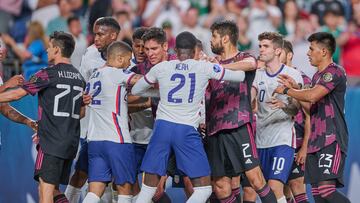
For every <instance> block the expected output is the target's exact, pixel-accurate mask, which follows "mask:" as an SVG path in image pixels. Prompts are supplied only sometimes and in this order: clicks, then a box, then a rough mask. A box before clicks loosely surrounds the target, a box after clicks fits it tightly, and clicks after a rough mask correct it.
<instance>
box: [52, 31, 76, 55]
mask: <svg viewBox="0 0 360 203" xmlns="http://www.w3.org/2000/svg"><path fill="white" fill-rule="evenodd" d="M50 42H51V43H52V44H53V46H56V47H59V48H60V50H61V56H62V57H65V58H70V57H71V55H72V53H73V52H74V49H75V41H74V38H73V36H72V35H71V34H69V33H66V32H63V31H55V32H54V33H52V34H51V35H50Z"/></svg>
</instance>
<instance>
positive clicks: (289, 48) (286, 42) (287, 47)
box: [283, 40, 294, 54]
mask: <svg viewBox="0 0 360 203" xmlns="http://www.w3.org/2000/svg"><path fill="white" fill-rule="evenodd" d="M283 49H285V52H287V53H292V54H294V51H293V46H292V44H291V42H290V41H289V40H284V46H283Z"/></svg>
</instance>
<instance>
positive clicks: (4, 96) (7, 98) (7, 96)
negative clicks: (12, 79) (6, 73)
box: [0, 88, 28, 103]
mask: <svg viewBox="0 0 360 203" xmlns="http://www.w3.org/2000/svg"><path fill="white" fill-rule="evenodd" d="M27 94H28V93H27V92H26V91H25V90H24V89H23V88H17V89H14V90H9V91H6V92H3V93H0V103H3V102H11V101H16V100H19V99H21V98H22V97H24V96H25V95H27Z"/></svg>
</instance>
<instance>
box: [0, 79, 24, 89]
mask: <svg viewBox="0 0 360 203" xmlns="http://www.w3.org/2000/svg"><path fill="white" fill-rule="evenodd" d="M24 80H25V79H24V76H22V75H15V76H13V77H12V78H10V79H9V80H8V81H6V82H5V83H4V84H3V85H1V86H0V92H3V91H5V90H7V89H9V88H13V87H17V86H19V85H22V84H23V82H24Z"/></svg>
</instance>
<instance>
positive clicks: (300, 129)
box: [294, 69, 311, 148]
mask: <svg viewBox="0 0 360 203" xmlns="http://www.w3.org/2000/svg"><path fill="white" fill-rule="evenodd" d="M297 70H298V69H297ZM298 71H299V72H300V73H301V76H302V78H303V81H304V87H303V89H307V88H309V87H310V86H311V79H310V78H309V77H308V76H307V75H305V73H304V72H302V71H300V70H298ZM294 120H295V124H294V127H295V132H296V148H299V147H301V145H302V143H303V140H304V126H305V114H304V111H302V110H299V113H298V114H297V115H296V116H295V117H294Z"/></svg>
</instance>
